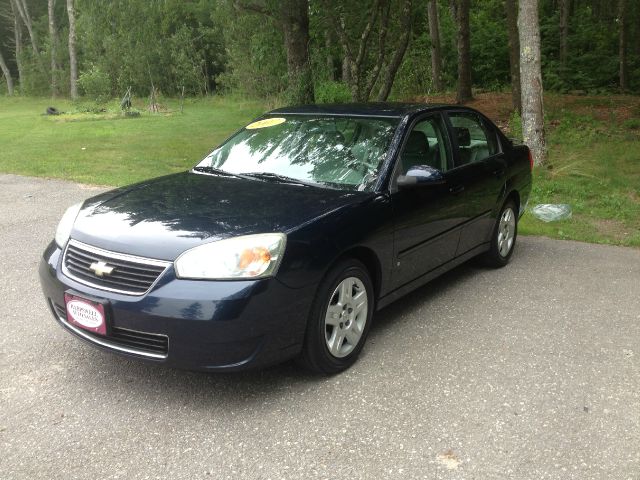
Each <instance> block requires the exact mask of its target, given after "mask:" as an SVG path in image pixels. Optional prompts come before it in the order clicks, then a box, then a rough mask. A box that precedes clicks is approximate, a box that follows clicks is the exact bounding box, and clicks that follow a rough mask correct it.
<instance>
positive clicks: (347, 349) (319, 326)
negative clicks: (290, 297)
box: [300, 259, 374, 374]
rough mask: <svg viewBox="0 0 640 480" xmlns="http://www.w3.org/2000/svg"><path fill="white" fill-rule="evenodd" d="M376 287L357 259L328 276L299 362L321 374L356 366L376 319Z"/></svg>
mask: <svg viewBox="0 0 640 480" xmlns="http://www.w3.org/2000/svg"><path fill="white" fill-rule="evenodd" d="M373 308H374V299H373V285H372V282H371V278H370V276H369V272H368V271H367V269H366V268H365V266H364V265H363V264H362V263H360V262H359V261H357V260H353V259H350V260H345V261H343V262H341V263H339V264H338V265H336V266H335V267H334V268H332V269H331V271H330V272H329V273H328V274H327V275H326V277H325V279H324V280H323V281H322V282H321V284H320V286H319V287H318V292H317V297H316V299H315V301H314V305H313V307H312V309H311V316H310V318H309V320H308V324H307V332H306V336H305V343H304V347H303V350H302V354H301V355H300V362H301V363H302V364H303V365H304V366H305V367H306V368H308V369H310V370H312V371H315V372H319V373H326V374H331V373H338V372H341V371H342V370H345V369H347V368H349V367H350V366H351V365H353V364H354V363H355V361H356V359H357V358H358V355H359V354H360V351H361V350H362V347H363V345H364V342H365V340H366V337H367V333H368V332H369V326H370V324H371V318H372V316H373Z"/></svg>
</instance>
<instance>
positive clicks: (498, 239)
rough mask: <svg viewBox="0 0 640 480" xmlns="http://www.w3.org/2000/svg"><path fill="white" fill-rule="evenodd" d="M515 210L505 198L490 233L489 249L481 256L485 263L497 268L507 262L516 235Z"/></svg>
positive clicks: (516, 219)
mask: <svg viewBox="0 0 640 480" xmlns="http://www.w3.org/2000/svg"><path fill="white" fill-rule="evenodd" d="M516 211H517V210H516V204H515V202H514V201H513V200H511V199H509V200H507V201H506V202H505V204H504V205H503V207H502V210H500V214H499V215H498V218H497V219H496V224H495V226H494V227H493V233H492V234H491V246H490V248H489V251H488V252H487V253H485V254H484V255H483V256H482V260H483V263H484V264H485V265H487V266H489V267H494V268H499V267H504V266H505V265H506V264H507V263H509V260H510V259H511V255H513V250H514V248H515V246H516V238H517V237H518V215H517V213H516Z"/></svg>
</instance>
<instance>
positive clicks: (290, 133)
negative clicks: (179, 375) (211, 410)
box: [40, 104, 531, 373]
mask: <svg viewBox="0 0 640 480" xmlns="http://www.w3.org/2000/svg"><path fill="white" fill-rule="evenodd" d="M530 189H531V157H530V153H529V149H528V148H527V147H526V146H520V145H515V144H514V143H512V142H511V141H510V140H509V139H507V138H506V137H505V136H504V135H503V134H502V133H501V132H500V130H499V129H498V128H496V126H495V125H494V124H493V123H492V122H491V121H489V120H488V119H487V118H486V117H484V116H483V115H482V114H480V113H478V112H476V111H474V110H471V109H469V108H463V107H457V106H431V105H409V104H351V105H330V106H307V107H293V108H284V109H279V110H275V111H272V112H270V113H268V114H266V115H264V116H263V117H261V118H260V119H258V120H257V121H255V122H253V123H251V124H249V125H247V126H246V127H244V128H243V129H241V130H240V131H238V132H237V133H235V134H234V135H233V136H232V137H231V138H229V139H228V140H227V141H226V142H224V143H223V144H222V145H220V146H219V147H218V148H216V149H215V150H214V151H213V152H211V153H210V154H209V155H208V156H207V157H206V158H205V159H204V160H202V161H201V162H200V163H199V164H198V165H197V166H195V167H194V168H193V169H192V170H190V171H188V172H184V173H179V174H175V175H168V176H165V177H160V178H157V179H153V180H149V181H146V182H142V183H138V184H135V185H132V186H128V187H123V188H118V189H116V190H112V191H110V192H107V193H104V194H101V195H98V196H96V197H94V198H91V199H89V200H87V201H85V202H84V203H82V204H78V205H74V206H73V207H71V208H69V209H68V210H67V212H66V213H65V214H64V216H63V218H62V220H61V221H60V224H59V226H58V230H57V232H56V235H55V240H54V241H53V242H52V243H51V244H50V245H49V247H48V248H47V249H46V251H45V252H44V256H43V260H42V262H41V265H40V279H41V283H42V289H43V292H44V295H45V297H46V300H47V302H48V304H49V306H50V307H51V311H52V313H53V315H54V317H55V318H56V320H57V321H58V322H59V323H60V324H61V325H62V326H63V327H64V328H65V329H67V330H68V331H69V332H71V333H73V334H74V335H76V336H77V337H79V338H80V339H82V340H85V341H86V342H88V343H91V344H93V345H96V346H98V347H101V348H103V349H105V350H109V351H112V352H116V353H120V354H123V355H127V356H130V357H135V358H140V359H146V360H150V361H156V362H161V363H164V364H167V365H172V366H176V367H182V368H188V369H199V370H210V371H213V370H224V371H229V370H237V369H244V368H249V367H258V366H259V367H262V366H265V365H269V364H274V363H277V362H281V361H283V360H286V359H289V358H297V359H298V360H299V361H300V362H301V363H302V364H304V365H306V366H307V367H308V368H310V369H312V370H315V371H319V372H324V373H334V372H339V371H341V370H344V369H346V368H348V367H349V366H350V365H352V364H353V363H354V362H355V361H356V359H357V357H358V354H359V353H360V351H361V350H362V348H363V346H364V343H365V339H366V337H367V333H368V331H369V328H370V327H371V323H372V318H373V314H374V312H375V311H376V310H378V309H380V308H382V307H384V306H386V305H388V304H389V303H391V302H393V301H394V300H396V299H398V298H400V297H401V296H402V295H404V294H406V293H407V292H409V291H411V290H413V289H415V288H417V287H419V286H421V285H423V284H425V283H426V282H428V281H429V280H431V279H433V278H435V277H437V276H438V275H440V274H442V273H443V272H445V271H447V270H449V269H451V268H453V267H455V266H456V265H459V264H460V263H462V262H465V261H467V260H469V259H471V258H472V257H477V256H480V257H481V258H482V260H483V261H484V262H485V263H486V264H488V265H491V266H495V267H501V266H504V265H506V264H507V263H508V262H509V259H510V258H511V255H512V253H513V250H514V246H515V242H516V236H517V225H518V219H519V218H520V216H521V215H522V213H523V212H524V209H525V205H526V202H527V199H528V196H529V192H530Z"/></svg>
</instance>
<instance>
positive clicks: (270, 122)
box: [244, 117, 287, 130]
mask: <svg viewBox="0 0 640 480" xmlns="http://www.w3.org/2000/svg"><path fill="white" fill-rule="evenodd" d="M286 121H287V119H286V118H282V117H275V118H265V119H264V120H258V121H257V122H253V123H250V124H249V125H247V126H246V127H244V128H246V129H247V130H257V129H258V128H267V127H273V126H274V125H280V124H281V123H284V122H286Z"/></svg>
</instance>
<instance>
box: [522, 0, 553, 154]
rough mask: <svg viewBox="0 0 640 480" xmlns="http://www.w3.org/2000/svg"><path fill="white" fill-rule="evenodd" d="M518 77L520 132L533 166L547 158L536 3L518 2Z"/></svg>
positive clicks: (536, 1) (530, 0)
mask: <svg viewBox="0 0 640 480" xmlns="http://www.w3.org/2000/svg"><path fill="white" fill-rule="evenodd" d="M518 31H519V32H520V78H521V80H522V133H523V137H524V142H525V143H526V144H527V145H528V146H529V148H530V149H531V154H532V155H533V160H534V163H535V164H536V165H543V164H544V163H545V161H546V158H547V151H546V145H545V134H544V113H543V112H544V109H543V99H542V94H543V92H542V73H541V69H540V27H539V23H538V0H520V9H519V14H518Z"/></svg>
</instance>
